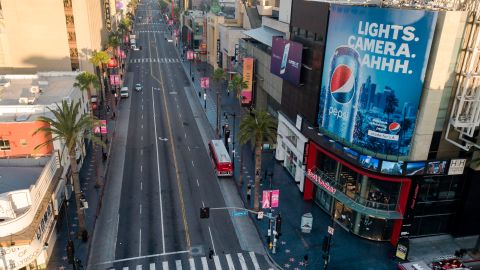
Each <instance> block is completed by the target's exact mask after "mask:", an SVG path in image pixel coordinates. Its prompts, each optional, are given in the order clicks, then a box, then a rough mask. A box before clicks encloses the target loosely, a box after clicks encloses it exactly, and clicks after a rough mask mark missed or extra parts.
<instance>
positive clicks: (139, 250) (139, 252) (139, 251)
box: [138, 229, 142, 256]
mask: <svg viewBox="0 0 480 270" xmlns="http://www.w3.org/2000/svg"><path fill="white" fill-rule="evenodd" d="M138 239H140V240H139V241H138V256H142V229H140V236H139V238H138Z"/></svg>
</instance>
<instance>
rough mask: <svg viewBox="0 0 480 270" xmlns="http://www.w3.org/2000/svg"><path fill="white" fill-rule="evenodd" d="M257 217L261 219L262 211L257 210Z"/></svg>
mask: <svg viewBox="0 0 480 270" xmlns="http://www.w3.org/2000/svg"><path fill="white" fill-rule="evenodd" d="M257 218H258V219H263V211H260V212H258V214H257Z"/></svg>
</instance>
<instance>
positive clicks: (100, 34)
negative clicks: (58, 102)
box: [0, 0, 115, 74]
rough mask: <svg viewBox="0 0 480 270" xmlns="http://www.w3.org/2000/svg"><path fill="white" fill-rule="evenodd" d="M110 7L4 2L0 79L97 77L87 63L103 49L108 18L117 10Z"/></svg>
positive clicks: (90, 0)
mask: <svg viewBox="0 0 480 270" xmlns="http://www.w3.org/2000/svg"><path fill="white" fill-rule="evenodd" d="M106 3H107V4H108V5H106V4H105V1H98V0H84V1H75V0H64V1H47V0H39V1H16V0H2V1H1V3H0V73H3V74H5V73H8V74H25V73H35V72H38V71H71V70H77V69H80V70H88V71H93V66H92V64H90V63H89V62H88V58H89V56H90V54H91V53H92V52H93V51H94V50H100V49H102V43H103V41H104V40H105V36H106V30H107V26H106V23H108V20H109V19H110V18H107V17H109V16H110V13H111V8H112V7H114V6H115V5H110V1H107V2H106ZM106 7H107V8H109V10H108V12H105V8H106Z"/></svg>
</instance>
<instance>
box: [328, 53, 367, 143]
mask: <svg viewBox="0 0 480 270" xmlns="http://www.w3.org/2000/svg"><path fill="white" fill-rule="evenodd" d="M359 70H360V60H359V54H358V52H357V51H356V50H355V49H352V48H350V47H347V46H340V47H337V48H336V49H335V53H334V55H333V57H332V60H331V65H330V73H329V81H328V82H327V84H328V85H327V89H326V91H325V92H326V95H325V103H324V107H323V108H324V111H323V119H322V126H323V127H324V128H325V129H327V130H329V131H331V132H334V133H335V134H336V135H338V136H340V137H342V138H344V139H346V140H348V141H349V142H351V141H352V139H353V138H352V137H353V130H354V126H355V118H356V115H357V110H358V106H357V104H358V98H359V96H360V95H359V93H358V92H359V91H360V90H359V87H358V76H359Z"/></svg>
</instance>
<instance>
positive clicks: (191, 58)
mask: <svg viewBox="0 0 480 270" xmlns="http://www.w3.org/2000/svg"><path fill="white" fill-rule="evenodd" d="M193 55H194V54H193V51H192V50H190V51H187V60H193V58H194V56H193Z"/></svg>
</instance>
